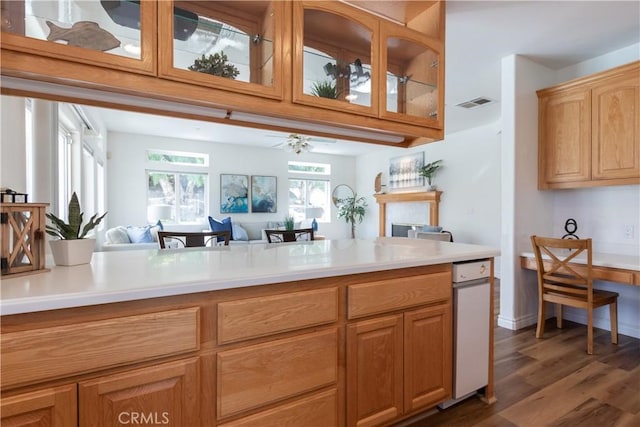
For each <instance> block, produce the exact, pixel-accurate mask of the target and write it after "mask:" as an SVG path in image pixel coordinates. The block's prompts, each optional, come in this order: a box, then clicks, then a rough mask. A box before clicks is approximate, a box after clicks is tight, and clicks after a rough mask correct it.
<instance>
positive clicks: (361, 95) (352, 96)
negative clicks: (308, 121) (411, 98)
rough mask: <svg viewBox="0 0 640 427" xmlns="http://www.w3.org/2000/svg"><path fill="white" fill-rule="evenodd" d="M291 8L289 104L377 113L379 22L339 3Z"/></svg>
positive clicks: (317, 3)
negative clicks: (291, 96) (291, 98)
mask: <svg viewBox="0 0 640 427" xmlns="http://www.w3.org/2000/svg"><path fill="white" fill-rule="evenodd" d="M293 8H294V11H293V16H294V27H293V32H294V61H293V102H295V103H300V104H307V105H312V106H316V107H323V108H328V109H335V110H339V111H349V112H353V113H358V114H364V115H373V116H376V115H377V113H378V97H377V95H376V94H377V93H378V87H379V78H378V74H377V73H379V71H378V70H379V69H380V67H379V65H378V64H379V62H378V52H377V49H376V47H377V43H378V20H377V19H376V18H375V17H374V16H373V15H370V14H368V13H365V12H363V11H362V10H360V9H357V8H354V7H351V6H348V5H345V4H342V3H337V2H305V1H301V2H294V4H293Z"/></svg>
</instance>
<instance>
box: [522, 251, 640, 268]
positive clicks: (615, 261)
mask: <svg viewBox="0 0 640 427" xmlns="http://www.w3.org/2000/svg"><path fill="white" fill-rule="evenodd" d="M520 256H523V257H526V258H533V259H535V257H536V256H535V254H534V253H533V252H523V253H521V254H520ZM542 258H544V259H550V258H549V257H548V256H547V255H544V254H543V255H542ZM571 262H573V263H576V264H586V263H587V254H586V253H585V252H583V253H581V254H580V255H578V256H576V257H575V258H573V259H572V260H571ZM591 263H592V264H593V266H594V267H609V268H619V269H623V270H635V271H640V256H633V255H622V254H611V253H604V252H593V253H592V254H591Z"/></svg>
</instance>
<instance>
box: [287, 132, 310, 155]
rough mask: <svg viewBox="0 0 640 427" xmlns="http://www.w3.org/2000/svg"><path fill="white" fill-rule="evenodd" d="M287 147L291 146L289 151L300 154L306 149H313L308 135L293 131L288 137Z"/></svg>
mask: <svg viewBox="0 0 640 427" xmlns="http://www.w3.org/2000/svg"><path fill="white" fill-rule="evenodd" d="M287 147H288V148H289V151H293V152H294V153H296V154H300V153H303V152H305V151H309V150H310V149H311V144H309V137H308V136H304V135H298V134H297V133H292V134H290V135H289V138H288V139H287Z"/></svg>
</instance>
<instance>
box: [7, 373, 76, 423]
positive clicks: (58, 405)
mask: <svg viewBox="0 0 640 427" xmlns="http://www.w3.org/2000/svg"><path fill="white" fill-rule="evenodd" d="M76 398H77V393H76V385H75V384H69V385H63V386H59V387H54V388H47V389H44V390H38V391H34V392H30V393H24V394H19V395H17V396H11V397H7V398H3V399H2V402H1V403H0V413H2V418H1V419H0V424H1V425H2V426H3V427H19V426H20V427H27V426H29V427H52V426H56V427H67V426H75V425H77V424H78V418H77V413H78V409H77V404H76Z"/></svg>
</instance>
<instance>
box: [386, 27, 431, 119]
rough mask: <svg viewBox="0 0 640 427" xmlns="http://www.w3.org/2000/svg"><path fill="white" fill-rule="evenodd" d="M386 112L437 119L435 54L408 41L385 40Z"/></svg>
mask: <svg viewBox="0 0 640 427" xmlns="http://www.w3.org/2000/svg"><path fill="white" fill-rule="evenodd" d="M386 98H387V107H386V110H387V111H388V112H393V113H400V114H405V115H409V116H416V117H421V118H428V119H433V120H437V119H438V53H437V52H436V51H434V50H432V49H430V48H429V47H427V46H424V45H421V44H418V43H415V42H413V41H410V40H406V39H401V38H395V37H390V38H388V39H387V96H386Z"/></svg>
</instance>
